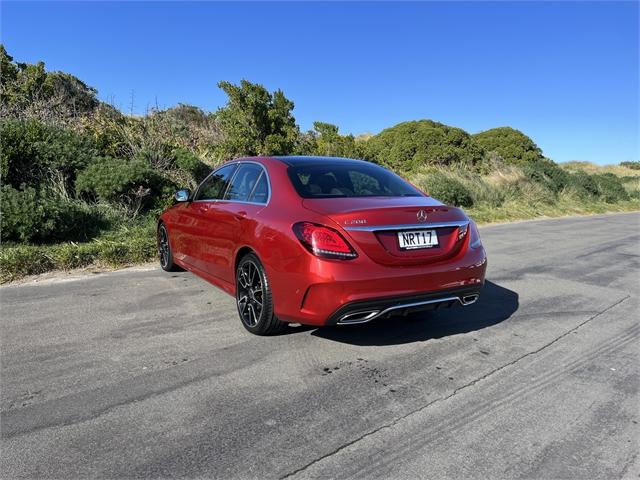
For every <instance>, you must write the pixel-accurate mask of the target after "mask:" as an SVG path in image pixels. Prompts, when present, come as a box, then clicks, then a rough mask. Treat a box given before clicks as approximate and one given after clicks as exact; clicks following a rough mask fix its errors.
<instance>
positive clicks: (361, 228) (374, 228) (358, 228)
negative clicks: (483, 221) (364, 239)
mask: <svg viewBox="0 0 640 480" xmlns="http://www.w3.org/2000/svg"><path fill="white" fill-rule="evenodd" d="M465 225H469V220H460V221H454V222H435V223H408V224H400V225H343V226H342V228H344V229H345V230H349V231H354V232H378V231H388V230H425V229H429V228H447V227H458V228H459V227H463V226H465Z"/></svg>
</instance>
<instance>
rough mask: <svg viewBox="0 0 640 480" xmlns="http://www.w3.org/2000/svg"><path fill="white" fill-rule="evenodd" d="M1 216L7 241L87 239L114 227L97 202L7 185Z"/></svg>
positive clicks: (3, 195)
mask: <svg viewBox="0 0 640 480" xmlns="http://www.w3.org/2000/svg"><path fill="white" fill-rule="evenodd" d="M1 198H2V213H1V215H0V223H1V229H2V230H1V232H2V240H3V241H15V242H54V241H61V240H74V241H83V240H88V239H90V238H93V237H95V236H96V235H97V234H98V233H99V232H100V231H102V230H104V229H106V228H108V227H109V226H110V223H111V222H110V221H109V219H108V218H107V215H106V212H104V211H103V210H101V209H100V208H99V207H98V206H96V205H89V204H87V203H85V202H82V201H78V200H71V199H65V198H61V197H57V196H55V195H53V194H47V193H46V192H38V191H36V190H35V189H34V188H32V187H25V188H24V189H22V190H17V189H15V188H13V187H11V186H10V185H4V186H3V187H2V191H1Z"/></svg>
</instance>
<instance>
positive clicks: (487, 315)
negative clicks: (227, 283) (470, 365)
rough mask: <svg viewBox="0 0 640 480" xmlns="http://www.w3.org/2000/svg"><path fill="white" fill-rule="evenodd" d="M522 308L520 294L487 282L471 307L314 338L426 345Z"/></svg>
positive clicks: (331, 330)
mask: <svg viewBox="0 0 640 480" xmlns="http://www.w3.org/2000/svg"><path fill="white" fill-rule="evenodd" d="M518 305H519V304H518V294H517V293H516V292H514V291H512V290H509V289H507V288H504V287H501V286H500V285H497V284H495V283H493V282H489V281H487V282H486V283H485V285H484V288H483V289H482V292H481V294H480V299H479V300H478V301H477V302H476V303H474V304H473V305H469V306H468V307H461V306H456V307H453V308H450V309H445V310H438V311H427V312H419V313H414V314H411V315H408V316H406V317H400V316H397V317H391V318H387V319H381V320H377V321H374V322H371V323H366V324H361V325H348V326H347V325H345V326H335V327H324V328H318V329H316V330H314V331H313V332H311V335H314V336H316V337H321V338H325V339H327V340H333V341H335V342H341V343H349V344H352V345H362V346H365V345H399V344H405V343H412V342H423V341H425V340H429V339H434V338H443V337H449V336H451V335H458V334H463V333H469V332H473V331H476V330H481V329H483V328H486V327H490V326H492V325H496V324H498V323H500V322H503V321H504V320H506V319H508V318H509V317H511V316H512V315H513V314H514V313H515V312H516V311H517V310H518Z"/></svg>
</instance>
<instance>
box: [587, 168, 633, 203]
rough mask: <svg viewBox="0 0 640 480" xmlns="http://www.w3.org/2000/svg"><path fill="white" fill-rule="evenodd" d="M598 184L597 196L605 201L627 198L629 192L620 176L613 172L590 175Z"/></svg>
mask: <svg viewBox="0 0 640 480" xmlns="http://www.w3.org/2000/svg"><path fill="white" fill-rule="evenodd" d="M592 177H593V179H594V180H595V182H596V183H597V185H598V196H599V197H600V198H601V199H602V200H603V201H605V202H607V203H615V202H619V201H622V200H629V194H628V193H627V190H626V189H625V188H624V185H623V183H622V181H621V180H620V178H618V177H616V176H615V175H614V174H613V173H601V174H596V175H592Z"/></svg>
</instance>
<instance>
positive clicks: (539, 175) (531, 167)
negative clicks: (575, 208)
mask: <svg viewBox="0 0 640 480" xmlns="http://www.w3.org/2000/svg"><path fill="white" fill-rule="evenodd" d="M522 173H524V175H525V177H527V178H529V179H530V180H533V181H534V182H537V183H540V184H542V185H544V186H546V187H547V188H549V190H551V191H552V192H553V193H559V192H560V191H561V190H562V189H564V188H565V187H566V186H567V185H569V183H570V174H569V173H568V172H567V171H565V170H563V169H562V168H560V167H559V166H558V165H556V164H555V163H553V162H551V161H549V160H541V161H537V162H533V163H529V164H527V165H525V166H524V167H523V168H522Z"/></svg>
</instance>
